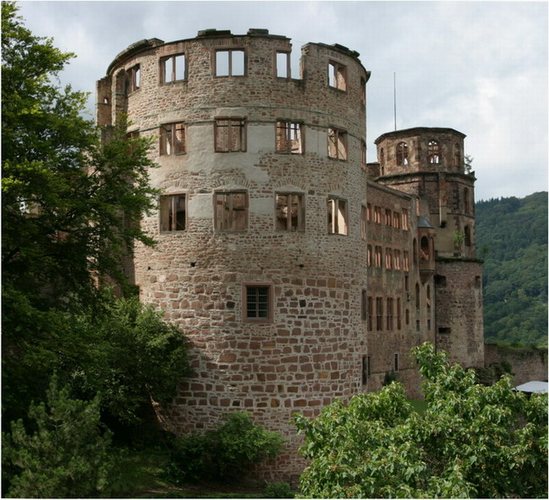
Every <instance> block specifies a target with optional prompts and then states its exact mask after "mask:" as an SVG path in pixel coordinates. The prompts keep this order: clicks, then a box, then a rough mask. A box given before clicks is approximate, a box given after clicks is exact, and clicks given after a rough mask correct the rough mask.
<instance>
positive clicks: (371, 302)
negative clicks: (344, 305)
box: [368, 297, 374, 332]
mask: <svg viewBox="0 0 549 500" xmlns="http://www.w3.org/2000/svg"><path fill="white" fill-rule="evenodd" d="M373 325H374V299H372V297H368V331H369V332H371V331H372V329H373Z"/></svg>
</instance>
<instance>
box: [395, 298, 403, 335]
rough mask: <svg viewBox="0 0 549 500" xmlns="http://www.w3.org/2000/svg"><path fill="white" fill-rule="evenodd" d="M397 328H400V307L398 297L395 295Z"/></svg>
mask: <svg viewBox="0 0 549 500" xmlns="http://www.w3.org/2000/svg"><path fill="white" fill-rule="evenodd" d="M396 317H397V330H400V329H401V328H402V311H401V307H400V297H397V303H396Z"/></svg>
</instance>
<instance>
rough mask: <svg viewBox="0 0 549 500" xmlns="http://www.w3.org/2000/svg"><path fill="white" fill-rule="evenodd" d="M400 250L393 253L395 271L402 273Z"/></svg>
mask: <svg viewBox="0 0 549 500" xmlns="http://www.w3.org/2000/svg"><path fill="white" fill-rule="evenodd" d="M400 268H401V265H400V250H394V251H393V269H395V270H396V271H400Z"/></svg>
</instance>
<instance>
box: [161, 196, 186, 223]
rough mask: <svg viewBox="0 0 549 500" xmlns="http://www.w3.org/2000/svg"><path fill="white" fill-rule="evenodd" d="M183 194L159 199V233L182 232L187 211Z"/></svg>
mask: <svg viewBox="0 0 549 500" xmlns="http://www.w3.org/2000/svg"><path fill="white" fill-rule="evenodd" d="M185 199H186V196H185V195H184V194H175V195H169V196H161V197H160V231H184V230H185V228H186V222H187V221H186V219H187V210H186V204H185Z"/></svg>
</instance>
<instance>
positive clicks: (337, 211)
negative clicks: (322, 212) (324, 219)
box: [328, 198, 348, 235]
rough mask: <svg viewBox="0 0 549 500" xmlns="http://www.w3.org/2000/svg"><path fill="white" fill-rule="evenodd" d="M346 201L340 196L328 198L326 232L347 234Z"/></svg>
mask: <svg viewBox="0 0 549 500" xmlns="http://www.w3.org/2000/svg"><path fill="white" fill-rule="evenodd" d="M347 231H348V228H347V202H346V201H345V200H342V199H340V198H328V233H329V234H345V235H346V234H347Z"/></svg>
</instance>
